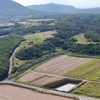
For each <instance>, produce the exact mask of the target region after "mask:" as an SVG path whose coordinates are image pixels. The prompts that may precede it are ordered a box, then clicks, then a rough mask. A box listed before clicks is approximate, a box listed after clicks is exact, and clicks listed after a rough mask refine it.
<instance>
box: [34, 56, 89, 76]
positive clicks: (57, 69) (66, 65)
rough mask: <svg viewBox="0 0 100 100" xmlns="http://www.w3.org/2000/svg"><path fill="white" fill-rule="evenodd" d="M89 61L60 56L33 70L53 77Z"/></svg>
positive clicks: (87, 59)
mask: <svg viewBox="0 0 100 100" xmlns="http://www.w3.org/2000/svg"><path fill="white" fill-rule="evenodd" d="M89 60H90V59H89V58H78V57H70V56H67V55H62V56H59V57H56V58H53V59H51V60H50V61H48V62H46V63H44V64H41V65H40V66H38V67H37V68H35V69H34V71H37V72H42V73H48V74H55V75H63V74H65V73H66V72H68V71H69V70H71V69H73V68H76V67H77V66H79V65H81V64H83V63H86V62H87V61H89Z"/></svg>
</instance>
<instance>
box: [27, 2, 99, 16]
mask: <svg viewBox="0 0 100 100" xmlns="http://www.w3.org/2000/svg"><path fill="white" fill-rule="evenodd" d="M27 7H28V8H30V9H35V10H40V11H48V12H58V13H63V14H70V13H96V14H98V13H100V8H91V9H77V8H75V7H73V6H69V5H62V4H55V3H49V4H44V5H31V6H27Z"/></svg>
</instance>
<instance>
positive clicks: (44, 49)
mask: <svg viewBox="0 0 100 100" xmlns="http://www.w3.org/2000/svg"><path fill="white" fill-rule="evenodd" d="M51 52H55V46H54V45H53V44H51V43H50V42H45V43H44V44H41V45H34V46H32V47H29V48H23V49H22V50H20V51H19V52H17V53H16V57H17V58H18V59H20V60H30V59H37V58H39V57H41V56H43V55H46V54H49V53H51Z"/></svg>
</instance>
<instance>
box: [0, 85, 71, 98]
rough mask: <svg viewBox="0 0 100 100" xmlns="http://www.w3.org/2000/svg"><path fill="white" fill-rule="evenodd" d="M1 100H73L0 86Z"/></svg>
mask: <svg viewBox="0 0 100 100" xmlns="http://www.w3.org/2000/svg"><path fill="white" fill-rule="evenodd" d="M0 100H72V99H70V98H64V97H60V96H54V95H50V94H41V93H38V92H34V91H32V90H28V89H24V88H20V87H14V86H10V85H0Z"/></svg>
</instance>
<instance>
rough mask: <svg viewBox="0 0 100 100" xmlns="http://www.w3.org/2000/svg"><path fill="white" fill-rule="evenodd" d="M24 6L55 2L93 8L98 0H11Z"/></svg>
mask: <svg viewBox="0 0 100 100" xmlns="http://www.w3.org/2000/svg"><path fill="white" fill-rule="evenodd" d="M13 1H15V2H18V3H20V4H22V5H24V6H27V5H35V4H47V3H57V4H64V5H72V6H74V7H76V8H94V7H100V0H13Z"/></svg>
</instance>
